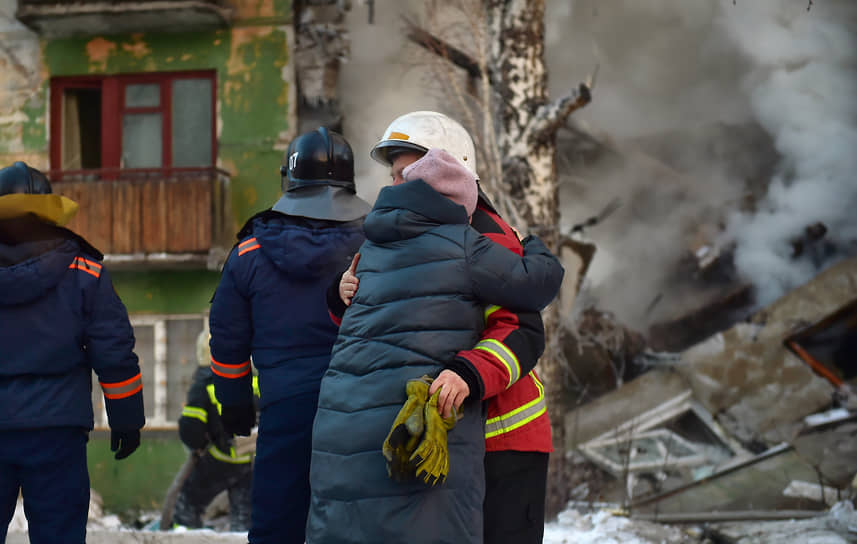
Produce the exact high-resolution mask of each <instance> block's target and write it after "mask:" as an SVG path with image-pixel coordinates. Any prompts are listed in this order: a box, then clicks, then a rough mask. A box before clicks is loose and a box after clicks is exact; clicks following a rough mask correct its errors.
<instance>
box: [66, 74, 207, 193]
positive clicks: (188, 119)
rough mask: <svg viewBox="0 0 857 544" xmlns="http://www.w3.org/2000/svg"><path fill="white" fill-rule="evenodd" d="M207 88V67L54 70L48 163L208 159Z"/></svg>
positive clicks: (202, 162) (176, 164) (112, 165)
mask: <svg viewBox="0 0 857 544" xmlns="http://www.w3.org/2000/svg"><path fill="white" fill-rule="evenodd" d="M214 93H215V74H214V72H213V71H210V72H176V73H154V74H134V75H119V76H81V77H59V78H54V79H53V80H51V96H52V100H51V119H52V122H51V167H52V169H53V170H60V171H66V172H68V171H79V170H99V169H104V171H105V172H114V173H115V171H117V170H118V169H123V170H128V169H158V170H170V169H176V168H201V167H210V166H213V165H214V161H215V155H216V154H215V145H216V142H215V134H214V104H215V100H214ZM108 177H109V176H108Z"/></svg>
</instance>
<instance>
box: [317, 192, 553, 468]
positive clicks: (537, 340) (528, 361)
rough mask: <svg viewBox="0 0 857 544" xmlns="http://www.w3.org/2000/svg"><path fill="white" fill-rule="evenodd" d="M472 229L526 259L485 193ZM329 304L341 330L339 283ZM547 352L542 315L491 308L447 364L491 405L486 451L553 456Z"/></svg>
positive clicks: (330, 294)
mask: <svg viewBox="0 0 857 544" xmlns="http://www.w3.org/2000/svg"><path fill="white" fill-rule="evenodd" d="M471 226H472V227H473V228H475V229H476V230H477V231H479V233H481V234H483V235H484V236H487V237H488V238H490V239H491V240H492V241H494V242H496V243H498V244H500V245H502V246H503V247H505V248H507V249H509V250H510V251H513V252H515V253H517V254H518V255H522V254H523V250H522V248H521V242H520V240H519V239H518V236H517V235H516V234H515V232H514V231H513V230H512V228H511V227H510V226H509V225H508V224H507V223H506V222H505V221H503V219H502V218H500V216H499V215H498V214H497V212H496V211H495V210H494V209H493V208H492V207H491V204H489V203H488V202H487V200H486V199H485V197H484V196H483V195H482V194H480V198H479V202H478V204H477V207H476V211H475V212H474V214H473V219H472V221H471ZM327 305H328V311H329V313H330V317H331V319H332V320H333V322H334V323H335V324H336V325H337V326H338V325H339V324H340V322H341V319H342V314H343V313H344V312H345V308H346V306H345V304H344V303H343V302H342V300H341V299H340V298H339V278H338V279H337V280H336V281H335V282H334V283H333V284H331V285H330V287H329V288H328V291H327ZM544 348H545V332H544V326H543V324H542V318H541V315H540V314H539V313H538V312H532V313H527V312H521V313H515V312H512V311H510V310H508V309H506V308H501V307H499V306H489V307H487V308H485V329H484V331H483V333H482V336H481V337H480V340H479V342H478V343H477V344H476V345H475V346H474V347H473V349H469V350H466V351H461V352H459V353H458V354H457V356H456V357H455V359H453V360H452V361H451V362H449V363H448V364H447V368H449V369H450V370H453V371H454V372H456V373H457V374H458V375H460V376H461V377H462V379H464V381H465V382H467V385H468V386H469V387H470V394H471V395H472V396H478V397H479V398H481V399H483V401H485V402H486V403H487V409H488V418H487V421H486V424H485V449H486V451H489V452H490V451H509V450H512V451H532V452H545V453H549V452H551V451H553V445H552V441H551V428H550V420H549V419H548V413H547V407H546V403H545V390H544V386H543V385H542V383H541V381H540V380H539V378H538V376H537V375H536V371H535V366H536V362H537V361H538V359H539V357H541V355H542V353H543V352H544Z"/></svg>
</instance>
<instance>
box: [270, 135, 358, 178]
mask: <svg viewBox="0 0 857 544" xmlns="http://www.w3.org/2000/svg"><path fill="white" fill-rule="evenodd" d="M286 161H287V164H286V165H284V166H281V167H280V175H282V176H283V179H282V184H283V185H284V187H283V190H284V191H286V192H288V191H294V190H296V189H301V188H303V187H315V186H318V185H333V186H335V187H345V188H346V189H349V190H350V191H351V192H352V193H356V192H357V188H356V187H355V185H354V153H352V152H351V146H350V145H348V142H347V141H345V138H344V137H343V136H342V135H341V134H338V133H336V132H333V131H332V130H327V129H326V128H325V127H319V128H318V129H316V130H314V131H312V132H307V133H304V134H301V135H300V136H298V137H297V138H295V139H294V140H292V143H291V144H289V149H288V151H286Z"/></svg>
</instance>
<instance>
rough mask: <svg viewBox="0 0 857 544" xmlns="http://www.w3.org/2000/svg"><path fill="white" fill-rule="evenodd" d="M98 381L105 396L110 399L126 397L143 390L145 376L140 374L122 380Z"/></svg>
mask: <svg viewBox="0 0 857 544" xmlns="http://www.w3.org/2000/svg"><path fill="white" fill-rule="evenodd" d="M98 383H99V384H101V389H102V390H103V391H104V398H108V399H124V398H125V397H130V396H131V395H134V394H136V393H139V392H140V391H142V390H143V377H142V376H141V375H140V374H137V375H136V376H134V377H133V378H129V379H127V380H125V381H121V382H113V383H110V382H102V381H99V382H98Z"/></svg>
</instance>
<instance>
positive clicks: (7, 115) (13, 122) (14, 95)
mask: <svg viewBox="0 0 857 544" xmlns="http://www.w3.org/2000/svg"><path fill="white" fill-rule="evenodd" d="M16 7H17V1H16V0H0V73H2V74H3V76H2V78H0V164H2V165H4V166H5V165H7V164H9V163H11V162H14V161H16V160H22V161H26V162H28V163H30V164H33V165H34V166H37V167H39V168H45V167H46V166H47V165H48V164H47V163H48V150H47V144H46V140H45V138H46V130H47V103H46V100H47V96H46V93H45V91H44V83H45V81H46V80H47V78H48V75H47V72H46V71H45V67H44V65H43V63H42V60H41V50H40V47H39V40H38V37H37V36H36V35H35V34H33V33H32V32H31V31H30V30H29V29H27V27H25V26H24V25H23V24H21V23H20V22H18V21H17V20H16V19H15V8H16Z"/></svg>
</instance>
